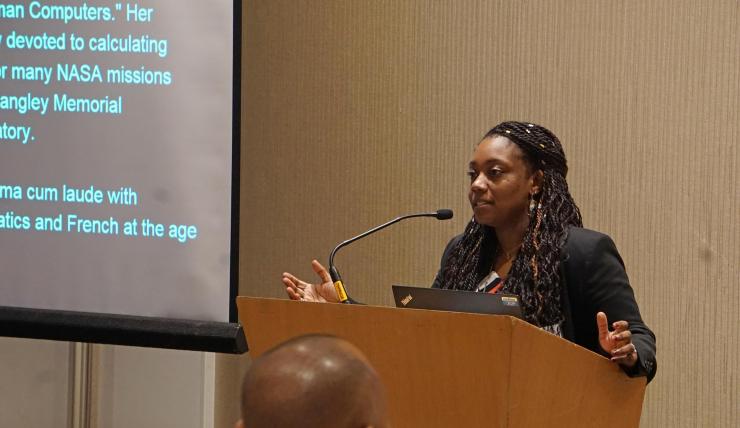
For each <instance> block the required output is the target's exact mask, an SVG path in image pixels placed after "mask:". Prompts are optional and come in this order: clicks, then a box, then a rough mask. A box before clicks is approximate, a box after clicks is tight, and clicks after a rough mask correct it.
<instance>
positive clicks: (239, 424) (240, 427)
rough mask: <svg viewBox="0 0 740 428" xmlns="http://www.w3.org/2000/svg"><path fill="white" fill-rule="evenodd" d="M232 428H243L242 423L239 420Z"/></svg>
mask: <svg viewBox="0 0 740 428" xmlns="http://www.w3.org/2000/svg"><path fill="white" fill-rule="evenodd" d="M234 428H245V427H244V421H243V420H242V419H239V420H238V421H236V424H235V425H234Z"/></svg>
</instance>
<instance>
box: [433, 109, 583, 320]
mask: <svg viewBox="0 0 740 428" xmlns="http://www.w3.org/2000/svg"><path fill="white" fill-rule="evenodd" d="M496 136H502V137H506V138H508V139H509V140H511V141H512V142H513V143H514V144H516V145H517V146H518V147H519V148H520V149H521V150H522V151H523V152H524V155H525V156H524V157H525V162H527V163H529V165H530V166H531V167H532V170H533V171H536V170H541V171H542V173H543V180H542V186H541V190H540V192H539V193H538V194H536V195H534V197H533V199H534V200H533V204H532V206H533V207H534V209H531V210H530V218H529V226H528V227H527V231H526V233H525V235H524V240H523V242H522V246H521V248H520V249H519V253H518V254H517V256H516V258H515V259H514V261H513V264H512V266H511V269H510V271H509V275H508V277H507V279H506V281H505V282H504V285H503V289H502V292H504V293H511V294H516V295H518V296H519V297H520V299H521V303H522V312H523V314H524V317H525V318H526V319H527V320H528V321H529V322H531V323H533V324H535V325H538V326H541V327H544V326H550V325H553V324H557V323H560V322H561V321H563V319H564V316H563V309H562V303H561V287H560V271H559V268H560V254H561V251H562V248H563V245H564V244H565V240H566V238H567V236H568V228H569V227H570V226H578V227H582V226H583V220H582V218H581V212H580V210H579V209H578V206H576V203H575V201H574V200H573V197H572V196H571V195H570V192H569V191H568V183H567V182H566V181H565V176H566V174H567V173H568V165H567V162H566V159H565V153H564V152H563V147H562V146H561V145H560V141H559V140H558V138H557V137H556V136H555V134H553V133H552V132H550V131H549V130H548V129H546V128H545V127H543V126H539V125H535V124H532V123H523V122H503V123H500V124H498V125H496V126H495V127H494V128H493V129H491V130H490V131H488V132H487V133H486V135H485V136H484V137H483V140H485V139H487V138H491V137H496ZM498 247H499V246H498V240H497V239H496V234H495V233H494V230H493V229H492V228H491V227H488V226H484V225H481V224H478V223H476V222H475V220H474V219H473V220H471V222H470V223H469V224H468V226H467V227H466V228H465V232H464V233H463V237H462V239H460V241H459V242H458V243H457V245H456V246H455V247H454V248H452V249H451V251H450V256H449V258H448V262H447V264H446V265H445V266H444V268H443V269H442V278H441V279H442V281H441V287H442V288H446V289H456V290H474V289H475V287H476V286H477V283H478V281H479V280H480V275H479V272H480V265H481V263H483V264H485V266H488V267H490V266H491V265H490V264H489V262H490V263H493V260H492V259H493V257H492V256H491V260H481V253H483V254H489V253H490V254H494V252H495V251H498Z"/></svg>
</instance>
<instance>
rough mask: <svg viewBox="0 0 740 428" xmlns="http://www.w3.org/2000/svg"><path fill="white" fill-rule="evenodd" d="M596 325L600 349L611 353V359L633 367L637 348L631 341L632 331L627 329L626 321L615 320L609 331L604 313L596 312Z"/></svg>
mask: <svg viewBox="0 0 740 428" xmlns="http://www.w3.org/2000/svg"><path fill="white" fill-rule="evenodd" d="M596 325H597V326H598V328H599V345H601V349H603V350H604V351H606V352H608V353H609V355H611V360H612V361H614V362H615V363H619V364H620V365H622V366H625V367H634V365H635V363H637V349H636V348H635V345H634V344H633V343H632V333H631V332H630V331H629V330H628V327H629V323H628V322H627V321H617V322H615V323H613V324H612V327H613V328H614V330H613V331H609V323H608V321H607V320H606V314H605V313H603V312H599V313H597V314H596Z"/></svg>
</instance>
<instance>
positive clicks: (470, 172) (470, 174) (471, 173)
mask: <svg viewBox="0 0 740 428" xmlns="http://www.w3.org/2000/svg"><path fill="white" fill-rule="evenodd" d="M477 176H478V173H477V172H475V171H468V177H469V178H470V181H473V180H475V177H477Z"/></svg>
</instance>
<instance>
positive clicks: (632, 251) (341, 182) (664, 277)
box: [224, 0, 740, 427]
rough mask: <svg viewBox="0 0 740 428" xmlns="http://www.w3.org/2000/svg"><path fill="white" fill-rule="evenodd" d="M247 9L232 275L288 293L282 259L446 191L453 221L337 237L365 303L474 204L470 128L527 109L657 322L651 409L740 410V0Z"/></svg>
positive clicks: (339, 3) (648, 416)
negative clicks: (235, 269) (547, 131)
mask: <svg viewBox="0 0 740 428" xmlns="http://www.w3.org/2000/svg"><path fill="white" fill-rule="evenodd" d="M244 9H245V21H244V38H245V40H244V70H243V77H244V81H243V85H244V92H243V111H244V113H243V118H242V120H243V129H244V131H243V145H242V147H243V157H242V201H241V202H242V226H241V228H242V230H241V231H242V242H241V244H242V245H241V251H242V253H241V271H242V278H243V280H242V284H241V293H242V294H246V295H253V296H272V297H275V296H281V295H282V293H283V291H282V288H281V286H280V281H279V278H280V274H281V272H282V271H283V270H290V271H292V272H294V273H295V274H297V275H299V276H302V277H305V278H307V279H308V278H312V277H313V273H312V271H311V270H310V266H309V261H310V259H311V258H314V257H315V258H319V259H320V260H321V261H322V262H324V261H326V259H327V257H328V254H329V251H330V250H331V248H332V247H333V245H335V244H336V243H338V242H340V241H341V240H343V239H346V238H347V237H350V236H352V235H354V234H356V233H359V232H361V231H363V230H364V229H366V228H369V227H370V226H373V225H374V224H377V223H380V222H383V221H385V220H388V219H390V218H392V217H394V216H395V215H397V214H400V213H406V212H413V211H417V210H426V209H436V208H441V207H450V208H453V209H454V210H455V213H456V218H455V219H454V220H453V221H450V222H444V223H439V222H436V221H434V220H415V221H412V222H409V223H407V224H400V225H397V226H395V227H394V229H392V230H387V231H383V232H381V233H380V234H378V235H377V236H374V237H372V238H368V239H367V240H365V241H364V242H358V243H357V244H354V245H353V246H352V247H348V248H346V249H344V250H343V251H342V252H341V253H340V254H339V255H338V256H337V260H336V261H337V265H338V267H339V268H340V270H341V272H342V275H343V277H344V279H345V280H346V283H347V285H348V287H349V288H350V292H351V293H352V295H353V296H354V297H355V298H358V299H360V300H363V301H366V302H368V303H374V304H391V303H392V298H391V295H390V291H389V286H390V284H392V283H406V284H417V285H427V284H429V283H430V282H431V280H432V278H433V277H434V274H435V272H436V269H437V267H438V263H439V257H440V254H441V251H442V249H443V247H444V244H445V243H446V242H447V240H448V239H449V238H450V237H451V236H453V235H454V234H456V233H459V232H460V231H461V230H462V228H463V227H464V224H465V222H466V220H467V219H468V218H469V216H470V210H469V208H468V207H467V203H466V196H465V194H466V187H467V183H466V181H467V180H466V177H465V172H466V164H467V161H468V157H469V156H470V153H471V150H472V148H473V146H474V144H475V143H476V142H477V140H478V138H480V136H481V135H482V134H483V133H484V132H485V131H487V130H488V128H490V127H492V126H493V125H495V124H496V123H497V122H500V121H502V120H506V119H521V120H529V121H533V122H538V123H541V124H543V125H545V126H547V127H549V128H551V129H552V130H553V131H554V132H555V133H556V134H557V135H558V136H559V137H560V138H561V140H562V141H563V144H564V146H565V149H566V153H567V154H568V159H569V162H570V166H571V173H570V175H569V177H568V178H569V183H570V187H571V191H572V193H573V194H574V196H575V198H576V201H577V202H578V203H579V205H580V207H581V209H582V211H583V214H584V219H585V223H586V225H587V226H588V227H591V228H594V229H598V230H601V231H604V232H606V233H609V234H610V235H612V236H613V237H614V239H615V241H616V242H617V245H618V246H619V248H620V251H621V253H622V255H623V257H624V259H625V262H626V264H627V268H628V273H629V274H630V277H631V280H632V283H633V287H634V288H635V291H636V294H637V297H638V301H639V303H640V306H641V309H642V312H643V316H644V318H645V319H646V321H647V322H648V323H649V325H650V326H651V327H652V328H653V330H654V331H655V332H656V334H657V336H658V359H659V370H658V375H657V377H656V379H655V381H654V382H653V383H652V384H651V385H650V386H649V388H648V393H647V398H646V405H645V410H644V412H643V419H642V426H645V427H662V426H686V427H693V426H718V427H730V426H737V425H740V413H739V412H740V410H739V407H740V405H738V403H739V402H740V396H739V394H738V389H739V388H738V385H740V379H739V378H738V373H739V372H740V356H739V355H740V340H739V336H740V335H739V334H738V332H737V326H738V325H740V312H739V311H738V310H737V308H739V307H740V270H739V269H738V260H740V231H739V229H738V226H737V219H738V218H740V202H739V201H740V197H739V196H740V190H738V189H739V186H738V183H739V182H740V180H739V177H738V172H737V171H738V167H740V159H739V158H740V154H739V153H738V136H739V135H740V117H739V116H740V115H739V114H738V110H740V109H739V107H740V105H739V104H740V103H739V102H738V100H740V72H739V71H738V70H740V19H739V15H740V8H739V7H738V3H737V2H736V1H734V0H724V1H712V2H701V3H699V4H697V2H692V1H668V0H662V1H655V2H636V1H626V2H614V1H595V2H582V1H566V0H557V1H514V0H501V1H477V2H476V1H372V2H368V1H362V0H354V1H345V0H336V1H328V0H324V1H295V0H290V1H288V0H284V1H277V0H252V1H246V2H245V8H244ZM230 388H231V390H233V385H232V386H231V387H230ZM224 395H228V394H224ZM234 399H236V397H234ZM224 411H226V410H224ZM228 411H229V412H233V411H234V410H233V408H232V409H231V410H228Z"/></svg>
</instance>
